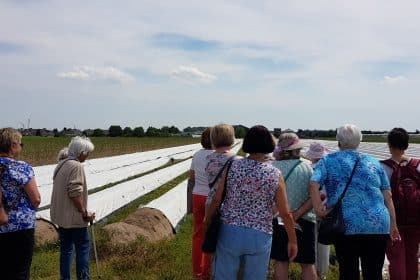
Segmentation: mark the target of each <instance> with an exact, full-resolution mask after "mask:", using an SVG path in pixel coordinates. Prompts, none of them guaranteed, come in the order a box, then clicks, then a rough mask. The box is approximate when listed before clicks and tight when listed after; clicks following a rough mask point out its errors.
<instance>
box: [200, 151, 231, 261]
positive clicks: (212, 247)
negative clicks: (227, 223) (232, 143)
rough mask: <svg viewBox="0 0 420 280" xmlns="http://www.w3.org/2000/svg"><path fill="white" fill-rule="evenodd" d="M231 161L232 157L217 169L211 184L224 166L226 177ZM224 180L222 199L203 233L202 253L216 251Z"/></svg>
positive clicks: (224, 189)
mask: <svg viewBox="0 0 420 280" xmlns="http://www.w3.org/2000/svg"><path fill="white" fill-rule="evenodd" d="M232 161H233V160H232V159H229V160H228V161H227V162H226V163H225V165H224V166H223V167H222V169H221V170H220V171H219V174H217V176H216V178H215V179H214V181H213V182H212V184H214V183H215V182H216V181H217V179H218V178H219V177H220V175H221V174H222V173H223V170H224V169H225V167H226V178H227V174H228V172H229V169H230V166H231V165H232ZM226 182H227V179H226V180H225V186H224V188H223V194H222V200H221V202H220V205H219V207H218V208H217V209H216V212H215V213H214V214H213V216H212V217H211V220H210V223H209V225H208V227H207V230H206V232H205V235H204V241H203V244H202V245H201V251H203V252H204V253H214V252H216V246H217V239H218V238H219V230H220V225H221V224H222V221H221V219H220V216H221V213H220V207H221V205H222V204H223V201H224V200H225V196H226ZM212 184H210V185H212ZM211 187H213V186H211Z"/></svg>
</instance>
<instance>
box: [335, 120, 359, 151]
mask: <svg viewBox="0 0 420 280" xmlns="http://www.w3.org/2000/svg"><path fill="white" fill-rule="evenodd" d="M336 139H337V141H338V142H339V145H340V148H346V149H357V148H358V147H359V144H360V141H362V132H361V131H360V128H358V127H357V126H355V125H354V124H345V125H343V126H341V127H339V128H337V136H336Z"/></svg>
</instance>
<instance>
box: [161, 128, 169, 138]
mask: <svg viewBox="0 0 420 280" xmlns="http://www.w3.org/2000/svg"><path fill="white" fill-rule="evenodd" d="M169 135H170V128H169V126H162V128H161V129H160V136H169Z"/></svg>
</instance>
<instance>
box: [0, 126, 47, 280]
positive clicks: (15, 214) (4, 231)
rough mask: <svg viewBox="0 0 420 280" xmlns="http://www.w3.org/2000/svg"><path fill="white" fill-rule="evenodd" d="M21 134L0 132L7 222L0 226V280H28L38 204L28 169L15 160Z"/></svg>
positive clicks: (3, 199)
mask: <svg viewBox="0 0 420 280" xmlns="http://www.w3.org/2000/svg"><path fill="white" fill-rule="evenodd" d="M22 147H23V143H22V135H21V134H20V133H19V132H18V131H17V130H15V129H13V128H3V129H0V168H1V169H0V173H1V177H0V185H1V189H0V192H1V194H2V195H1V196H0V197H1V198H2V200H1V201H0V204H2V206H3V207H4V208H5V209H6V210H7V211H8V212H9V221H8V223H7V224H5V225H3V226H0V248H1V252H2V253H1V254H0V264H1V265H2V267H3V268H4V269H2V270H1V279H14V280H19V279H25V280H26V279H29V270H30V267H31V262H32V254H33V248H34V233H35V211H36V208H37V207H38V205H39V204H40V202H41V197H40V194H39V192H38V187H37V185H36V182H35V177H34V176H35V175H34V171H33V169H32V167H31V166H30V165H29V164H27V163H26V162H23V161H17V160H16V159H17V158H18V156H19V154H20V153H21V151H22Z"/></svg>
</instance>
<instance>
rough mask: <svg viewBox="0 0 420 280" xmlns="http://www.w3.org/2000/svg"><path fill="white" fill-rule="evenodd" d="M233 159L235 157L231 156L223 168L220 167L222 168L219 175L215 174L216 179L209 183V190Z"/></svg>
mask: <svg viewBox="0 0 420 280" xmlns="http://www.w3.org/2000/svg"><path fill="white" fill-rule="evenodd" d="M234 157H235V156H234V155H233V156H231V157H230V158H228V160H227V161H226V162H225V164H223V167H222V168H220V170H219V173H217V175H216V177H215V178H214V180H213V182H211V183H210V184H209V188H210V189H212V188H213V186H214V184H216V182H217V180H218V179H219V178H220V175H222V173H223V170H225V167H226V166H227V165H228V164H229V162H231V161H232V159H233V158H234Z"/></svg>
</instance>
